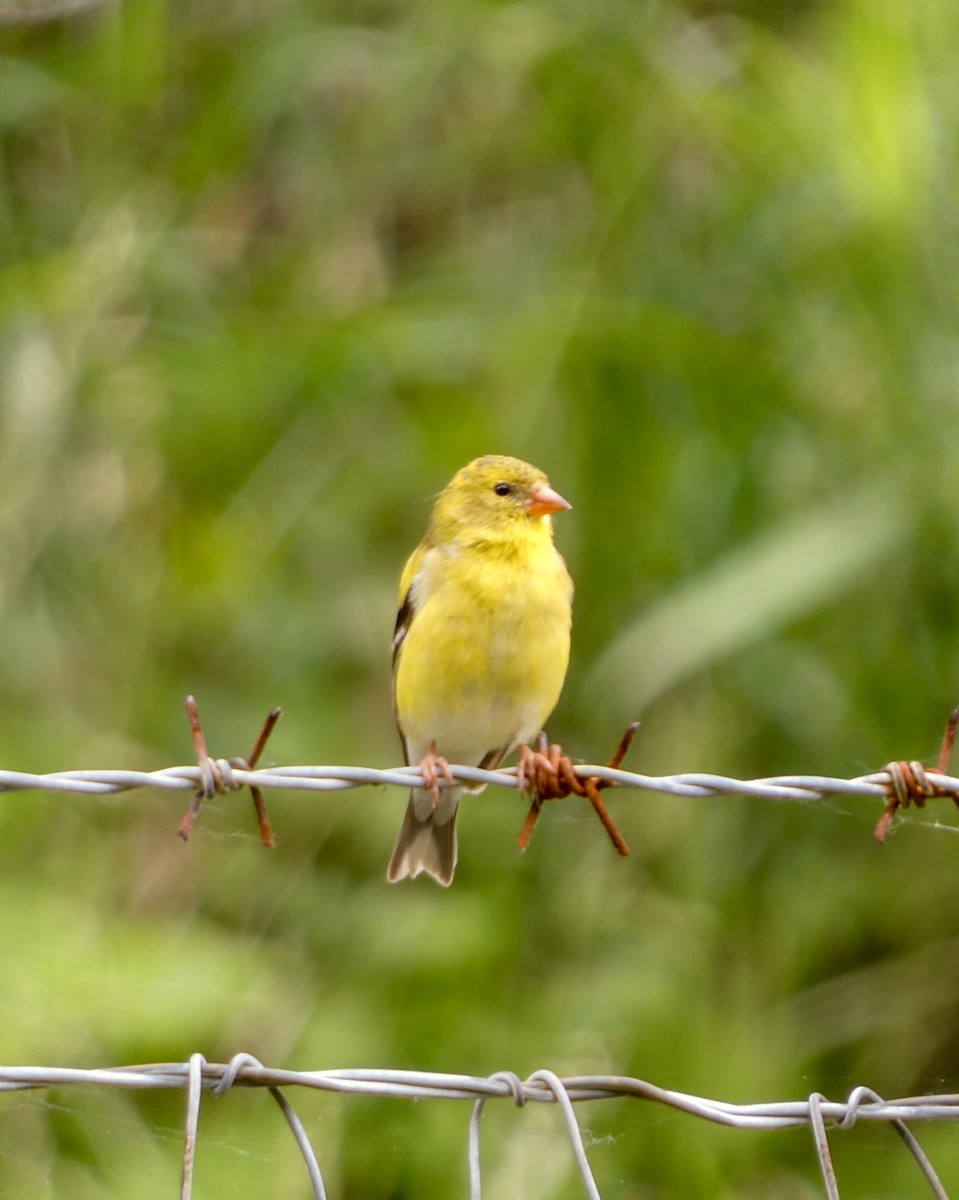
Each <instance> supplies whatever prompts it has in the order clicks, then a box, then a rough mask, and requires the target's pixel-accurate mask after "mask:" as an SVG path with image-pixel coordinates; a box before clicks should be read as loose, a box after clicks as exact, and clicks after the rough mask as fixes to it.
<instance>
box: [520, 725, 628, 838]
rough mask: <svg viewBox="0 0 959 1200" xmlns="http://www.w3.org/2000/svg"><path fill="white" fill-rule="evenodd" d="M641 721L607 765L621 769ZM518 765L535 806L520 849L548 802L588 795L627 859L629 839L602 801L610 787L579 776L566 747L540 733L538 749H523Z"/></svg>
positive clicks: (605, 827) (524, 789)
mask: <svg viewBox="0 0 959 1200" xmlns="http://www.w3.org/2000/svg"><path fill="white" fill-rule="evenodd" d="M638 729H639V722H638V721H635V722H633V724H632V725H630V726H629V728H628V729H627V730H626V732H625V733H624V734H623V736H622V739H621V740H620V743H619V745H618V746H617V748H616V752H615V754H614V755H613V757H612V758H611V759H610V760H609V763H608V764H607V765H608V766H609V767H612V768H613V769H614V770H615V769H616V768H617V767H619V765H620V763H622V761H623V759H624V758H625V757H626V752H627V750H628V749H629V747H630V744H631V742H632V740H633V738H634V737H635V736H636V731H637V730H638ZM519 755H520V757H519V765H518V767H517V769H516V779H517V783H518V784H519V787H520V789H521V790H522V791H524V792H526V793H527V794H528V795H529V796H530V798H531V801H532V803H531V804H530V810H529V812H528V813H527V815H526V820H525V821H524V822H523V828H522V830H521V831H520V835H519V848H520V849H521V850H525V849H526V847H527V846H528V845H529V840H530V838H531V837H532V836H533V829H534V828H535V826H536V822H537V821H538V820H539V814H540V809H541V808H542V807H543V804H544V803H545V802H546V801H547V800H562V799H564V798H565V797H566V796H570V795H575V796H585V797H586V798H587V799H588V800H589V802H590V804H592V806H593V811H594V812H595V813H596V815H597V817H599V819H600V821H601V822H602V823H603V828H604V829H605V830H606V832H607V833H608V834H609V838H610V841H611V842H612V843H613V845H614V846H615V847H616V850H617V853H619V854H621V855H622V856H623V857H624V858H625V857H626V856H627V855H628V854H629V846H628V845H627V844H626V839H625V838H624V837H623V835H622V834H621V833H620V832H619V830H618V829H617V828H616V822H615V821H614V820H613V818H612V816H611V815H610V812H609V809H608V808H607V807H606V805H605V804H604V803H603V801H602V797H601V796H600V794H599V792H600V789H601V788H605V787H608V786H609V784H608V782H607V781H606V780H603V779H597V778H596V777H595V776H580V775H578V774H577V773H576V769H575V767H574V766H573V762H572V759H571V758H570V757H569V755H567V754H564V753H563V748H562V746H560V745H559V744H558V743H556V742H554V743H553V744H552V745H550V744H549V743H548V742H547V740H546V734H545V733H541V734H540V735H539V737H538V738H537V739H536V749H535V750H531V749H530V747H529V746H520V751H519Z"/></svg>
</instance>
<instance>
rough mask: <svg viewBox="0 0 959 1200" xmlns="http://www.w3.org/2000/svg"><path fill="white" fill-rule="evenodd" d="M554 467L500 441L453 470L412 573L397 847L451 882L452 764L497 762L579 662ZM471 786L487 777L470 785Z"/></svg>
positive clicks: (396, 683) (406, 615) (406, 588)
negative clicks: (509, 453)
mask: <svg viewBox="0 0 959 1200" xmlns="http://www.w3.org/2000/svg"><path fill="white" fill-rule="evenodd" d="M569 507H570V505H569V503H568V502H567V501H566V500H564V499H563V497H562V496H561V495H560V494H559V493H558V492H556V491H554V490H553V489H552V488H551V487H550V485H549V481H548V480H547V478H546V476H545V475H544V474H543V472H542V471H540V470H538V469H537V468H536V467H532V466H530V465H529V463H525V462H522V461H520V459H518V458H507V457H505V456H502V455H495V454H490V455H487V456H486V457H484V458H477V459H475V460H474V461H473V462H471V463H469V464H468V465H467V466H465V467H463V469H462V470H461V471H458V472H457V474H456V475H454V476H453V479H452V480H451V482H450V483H449V484H448V485H447V487H446V488H445V489H444V491H443V492H442V493H441V494H440V496H439V498H438V499H437V501H436V505H435V507H434V509H433V513H432V516H431V518H430V524H429V529H428V530H427V533H426V536H425V537H424V539H423V540H422V542H420V544H419V545H418V546H417V548H416V549H415V550H414V551H413V553H412V555H411V556H410V559H409V561H408V562H407V564H406V567H405V569H404V571H403V575H402V578H401V579H400V597H399V599H400V606H399V613H398V615H397V619H396V634H395V636H394V639H393V709H394V712H395V714H396V724H397V727H398V729H399V731H400V737H401V738H402V739H403V750H404V752H405V755H406V761H407V763H419V764H421V766H422V770H423V774H424V779H425V781H426V784H427V786H425V787H416V788H413V790H412V792H411V794H410V802H409V805H408V807H407V810H406V817H405V819H404V821H403V827H402V829H401V830H400V836H399V840H398V841H397V843H396V849H395V850H394V852H393V857H392V859H391V860H390V865H389V869H388V871H387V879H388V880H389V881H390V883H396V882H397V881H398V880H400V879H405V878H406V877H407V876H412V877H413V878H416V876H417V875H419V874H420V873H421V872H422V871H426V872H427V873H428V874H429V875H432V876H433V878H434V879H435V880H436V881H437V882H438V883H441V884H442V885H443V886H444V887H448V886H449V885H450V883H451V882H452V880H453V871H454V868H455V867H456V810H457V807H458V805H459V799H460V794H461V793H462V792H463V790H464V788H463V786H462V785H457V786H455V787H449V786H447V787H444V788H442V789H441V788H440V787H439V779H440V778H441V777H448V775H447V773H448V767H447V763H450V762H452V763H458V764H461V765H477V766H481V767H488V768H490V769H492V768H494V767H496V766H498V765H499V763H500V762H501V761H502V760H503V758H504V757H505V756H506V755H507V754H509V752H510V751H511V750H513V749H515V747H516V746H518V745H520V744H525V743H526V742H528V741H529V740H530V738H532V737H534V736H535V734H537V733H538V732H539V730H540V729H542V727H543V724H544V722H545V721H546V718H547V717H548V716H549V714H550V713H551V712H552V711H553V708H554V707H555V705H556V702H557V700H558V699H559V695H560V692H561V691H562V688H563V680H564V679H565V678H566V668H567V665H568V663H569V638H570V622H571V618H572V602H573V583H572V580H571V579H570V577H569V572H568V571H567V570H566V564H565V563H564V562H563V559H562V557H561V555H560V553H559V551H558V550H557V549H556V547H555V546H554V545H553V529H552V521H551V518H550V514H551V513H554V512H559V511H560V510H561V509H564V508H569ZM466 790H471V791H472V790H480V791H481V790H482V788H479V789H466Z"/></svg>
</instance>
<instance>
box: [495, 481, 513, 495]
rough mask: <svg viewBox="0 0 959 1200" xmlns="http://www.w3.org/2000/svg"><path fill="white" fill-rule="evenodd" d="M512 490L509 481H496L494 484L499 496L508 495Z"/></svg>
mask: <svg viewBox="0 0 959 1200" xmlns="http://www.w3.org/2000/svg"><path fill="white" fill-rule="evenodd" d="M512 490H513V489H512V488H511V487H510V485H509V484H508V483H496V484H494V485H493V491H494V492H495V493H496V494H497V496H508V495H509V494H510V492H511V491H512Z"/></svg>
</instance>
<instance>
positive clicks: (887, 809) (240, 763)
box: [0, 696, 959, 855]
mask: <svg viewBox="0 0 959 1200" xmlns="http://www.w3.org/2000/svg"><path fill="white" fill-rule="evenodd" d="M186 710H187V716H188V719H189V722H190V730H191V734H192V737H193V744H194V750H195V752H196V758H197V761H196V763H195V764H190V765H186V766H179V767H165V768H161V769H160V770H154V771H136V770H67V771H52V772H46V773H44V774H34V773H31V772H25V771H10V770H0V791H26V790H31V789H41V790H44V791H53V792H73V793H77V794H81V795H100V796H102V795H115V794H117V793H120V792H126V791H131V790H133V789H135V788H144V787H151V788H160V789H165V790H174V791H192V792H193V793H194V800H193V802H192V804H191V805H190V807H189V809H188V810H187V813H186V815H185V816H184V818H183V820H182V822H181V824H180V830H179V832H180V835H181V837H183V838H186V837H187V836H188V835H189V833H190V830H191V829H192V828H193V824H194V822H195V820H196V817H197V815H198V813H199V810H200V805H201V803H202V801H203V800H204V799H209V798H210V797H212V796H215V795H217V794H225V793H227V792H232V791H239V790H240V789H242V788H244V787H249V788H250V790H251V792H252V795H253V801H254V806H255V808H256V813H257V817H258V819H259V824H260V835H261V838H262V840H263V842H264V843H265V844H266V845H268V846H272V845H273V833H272V830H271V828H270V821H269V817H268V815H267V812H266V805H265V802H264V800H263V795H262V792H263V789H264V788H279V789H286V790H289V789H295V790H298V791H312V792H329V791H337V792H338V791H344V790H348V789H351V788H356V787H363V786H367V785H373V786H377V785H379V786H382V785H393V786H396V787H402V788H409V787H423V786H427V787H429V786H434V787H436V786H439V787H443V786H450V785H451V784H453V783H457V784H467V785H472V786H477V785H482V786H493V787H508V788H512V789H514V790H516V789H519V790H521V791H523V792H524V793H526V794H527V795H529V796H531V798H532V807H531V809H530V813H529V816H528V817H527V819H526V823H525V825H524V827H523V830H522V832H521V834H520V844H521V846H523V847H524V848H525V846H526V844H527V843H528V841H529V837H530V835H531V833H532V830H533V826H534V825H535V823H536V820H537V818H538V816H539V813H540V810H541V808H542V805H543V803H544V802H545V801H546V800H555V799H563V798H566V797H567V796H569V795H571V794H576V795H579V796H586V797H588V799H589V800H590V802H591V804H592V805H593V808H594V809H595V811H596V814H597V816H598V817H599V818H600V820H601V821H602V823H603V825H604V827H605V828H606V831H607V833H608V834H609V836H610V838H611V840H612V841H613V844H614V846H615V847H616V849H617V850H618V851H619V853H620V854H624V855H625V854H628V853H629V848H628V846H627V845H626V842H625V840H624V839H623V837H622V835H621V834H620V833H619V830H618V829H617V828H616V825H615V823H614V822H613V819H612V817H611V816H610V814H609V813H608V811H607V809H606V806H605V805H604V804H603V801H602V799H601V798H600V795H599V791H600V789H602V788H609V787H615V788H624V789H632V790H635V791H642V792H652V793H658V794H662V795H670V796H677V797H686V798H709V797H716V796H724V795H725V796H748V797H753V798H757V799H763V800H773V801H785V802H787V803H797V804H811V803H815V802H819V801H822V800H825V799H826V798H827V797H830V796H839V795H841V796H859V797H863V798H866V799H870V800H876V799H879V800H883V801H884V802H885V804H884V808H883V812H882V814H881V816H880V818H879V820H878V822H877V825H876V831H875V835H876V838H877V839H878V840H879V841H883V840H884V839H885V836H886V834H887V832H888V830H889V827H890V824H891V822H892V819H893V817H894V816H895V814H896V812H897V811H898V810H899V809H901V808H907V807H909V805H910V804H915V805H917V806H918V807H922V806H923V805H925V803H926V801H927V800H929V799H931V798H948V799H950V800H952V801H953V802H954V803H955V804H956V805H957V806H959V778H956V777H953V776H951V775H949V774H947V773H946V769H947V767H948V764H949V760H950V757H951V754H952V749H953V743H954V741H955V738H956V731H957V726H959V709H956V710H954V711H953V712H952V713H951V714H950V717H949V720H948V722H947V724H946V730H945V733H944V734H943V739H942V745H941V749H940V752H939V758H938V761H937V765H936V766H934V767H928V768H927V767H925V766H923V764H922V763H919V762H914V761H906V760H898V761H894V762H890V763H888V764H887V765H886V766H885V767H884V768H883V769H882V770H880V771H873V772H871V773H869V774H867V775H858V776H855V777H853V778H851V779H847V778H839V777H836V776H830V775H795V774H794V775H776V776H768V777H764V778H759V779H737V778H733V777H731V776H727V775H718V774H712V773H708V772H701V771H697V772H685V773H681V774H676V775H646V774H643V773H641V772H637V771H627V770H624V769H623V767H622V766H621V765H620V764H621V762H622V760H623V758H624V756H625V754H626V752H627V750H628V749H629V746H630V743H631V742H632V739H633V736H634V734H635V733H636V731H637V729H638V728H639V725H638V723H635V724H633V725H630V726H629V728H628V729H627V730H626V733H625V734H624V736H623V738H622V740H621V741H620V744H619V746H618V748H617V750H616V752H615V753H614V754H613V757H612V758H611V759H610V761H609V762H608V763H605V764H593V763H589V764H583V763H579V764H576V763H573V762H572V760H571V759H570V758H569V757H568V756H566V755H565V754H563V752H562V749H561V748H560V747H559V746H557V745H553V746H549V745H547V743H546V740H545V735H541V738H540V741H539V743H538V747H537V749H536V750H535V751H528V750H526V748H524V756H523V757H521V760H520V764H519V766H517V767H502V768H498V769H496V770H489V769H486V768H482V767H475V766H468V765H463V764H456V763H451V764H446V762H445V761H444V760H438V761H439V762H440V763H441V764H442V768H443V769H442V771H441V772H440V777H439V779H438V781H436V780H435V779H434V778H433V777H431V776H428V775H424V770H423V768H422V767H421V766H417V765H403V766H398V767H388V768H386V769H379V768H375V767H362V766H286V767H284V766H274V767H260V768H257V766H256V763H257V761H258V760H259V758H260V756H261V754H262V752H263V749H264V747H265V745H266V742H267V739H268V738H269V736H270V733H271V732H272V730H273V728H274V726H275V725H276V722H277V720H278V719H279V717H280V714H281V710H280V709H279V708H274V709H272V710H271V712H270V713H269V715H268V716H267V719H266V721H265V722H264V725H263V728H262V730H261V731H260V734H259V737H258V738H257V741H256V744H255V746H254V748H253V751H252V752H251V754H250V756H249V758H248V759H245V758H238V757H233V758H213V757H212V756H211V755H210V754H209V753H208V752H207V745H206V738H205V736H204V733H203V728H202V725H201V723H200V717H199V713H198V710H197V705H196V701H195V700H194V698H193V697H192V696H188V697H187V698H186Z"/></svg>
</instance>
